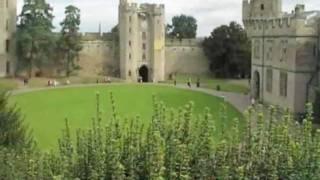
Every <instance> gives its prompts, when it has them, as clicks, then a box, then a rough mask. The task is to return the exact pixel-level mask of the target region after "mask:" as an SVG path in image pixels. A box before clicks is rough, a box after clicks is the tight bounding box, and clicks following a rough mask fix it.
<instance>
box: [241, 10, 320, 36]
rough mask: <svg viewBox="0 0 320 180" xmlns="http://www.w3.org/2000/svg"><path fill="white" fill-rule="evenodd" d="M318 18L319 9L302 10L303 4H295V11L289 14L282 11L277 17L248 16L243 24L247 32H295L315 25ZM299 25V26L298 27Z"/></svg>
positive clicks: (319, 15) (319, 14)
mask: <svg viewBox="0 0 320 180" xmlns="http://www.w3.org/2000/svg"><path fill="white" fill-rule="evenodd" d="M319 20H320V12H319V11H309V12H306V11H304V6H303V5H297V6H296V9H295V11H293V12H292V13H291V14H288V13H283V14H282V16H281V17H277V18H260V17H258V18H249V19H243V24H244V26H245V28H246V29H247V32H248V33H251V32H258V31H266V32H269V30H272V31H273V32H275V31H278V32H279V31H283V32H285V31H287V32H288V33H289V32H290V31H292V32H296V30H298V29H300V30H301V28H310V27H311V28H312V27H315V26H317V24H318V22H319ZM298 27H299V28H298Z"/></svg>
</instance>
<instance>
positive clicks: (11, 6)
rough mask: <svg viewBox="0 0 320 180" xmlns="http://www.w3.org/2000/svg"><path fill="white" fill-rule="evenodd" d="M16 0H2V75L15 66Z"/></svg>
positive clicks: (0, 0) (0, 62)
mask: <svg viewBox="0 0 320 180" xmlns="http://www.w3.org/2000/svg"><path fill="white" fill-rule="evenodd" d="M16 4H17V3H16V0H0V77H3V76H7V75H13V74H14V67H15V41H14V38H15V37H14V36H15V32H16V12H17V10H16Z"/></svg>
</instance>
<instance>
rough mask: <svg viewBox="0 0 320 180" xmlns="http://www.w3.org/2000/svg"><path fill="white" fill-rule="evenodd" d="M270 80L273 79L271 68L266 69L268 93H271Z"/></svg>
mask: <svg viewBox="0 0 320 180" xmlns="http://www.w3.org/2000/svg"><path fill="white" fill-rule="evenodd" d="M272 81H273V72H272V69H267V85H266V90H267V92H269V93H272Z"/></svg>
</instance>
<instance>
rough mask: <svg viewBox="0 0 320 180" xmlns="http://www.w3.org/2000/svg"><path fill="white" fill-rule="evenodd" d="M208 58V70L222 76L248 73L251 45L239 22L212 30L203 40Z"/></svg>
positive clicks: (243, 75) (227, 76)
mask: <svg viewBox="0 0 320 180" xmlns="http://www.w3.org/2000/svg"><path fill="white" fill-rule="evenodd" d="M203 47H204V52H205V54H206V56H207V57H208V59H209V60H210V70H211V71H212V72H213V73H214V74H215V75H216V76H217V77H222V78H235V77H239V76H241V77H245V76H248V75H249V74H250V64H251V63H250V62H251V60H250V59H251V45H250V40H249V39H248V37H247V35H246V32H245V30H244V29H243V28H242V27H241V25H240V24H237V23H236V22H231V23H230V24H229V26H227V25H222V26H220V27H218V28H216V29H214V30H213V32H212V33H211V36H210V37H207V38H205V40H204V42H203Z"/></svg>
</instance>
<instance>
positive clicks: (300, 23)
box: [243, 0, 320, 113]
mask: <svg viewBox="0 0 320 180" xmlns="http://www.w3.org/2000/svg"><path fill="white" fill-rule="evenodd" d="M319 18H320V11H305V6H304V5H302V4H298V5H296V7H295V9H294V10H293V11H292V12H291V13H286V12H282V1H281V0H250V1H249V0H243V23H244V26H245V29H246V31H247V34H248V36H249V37H250V38H251V42H252V80H251V88H252V91H251V95H252V97H253V98H255V99H256V100H259V101H262V102H263V103H266V104H273V105H279V106H281V107H283V108H288V109H289V110H290V111H292V112H295V113H301V112H304V110H305V104H306V103H307V102H312V101H313V99H314V94H315V93H314V90H315V88H316V87H317V86H318V83H319V63H318V62H319V40H320V39H319V34H320V31H319V27H320V26H319V22H320V21H319Z"/></svg>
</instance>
